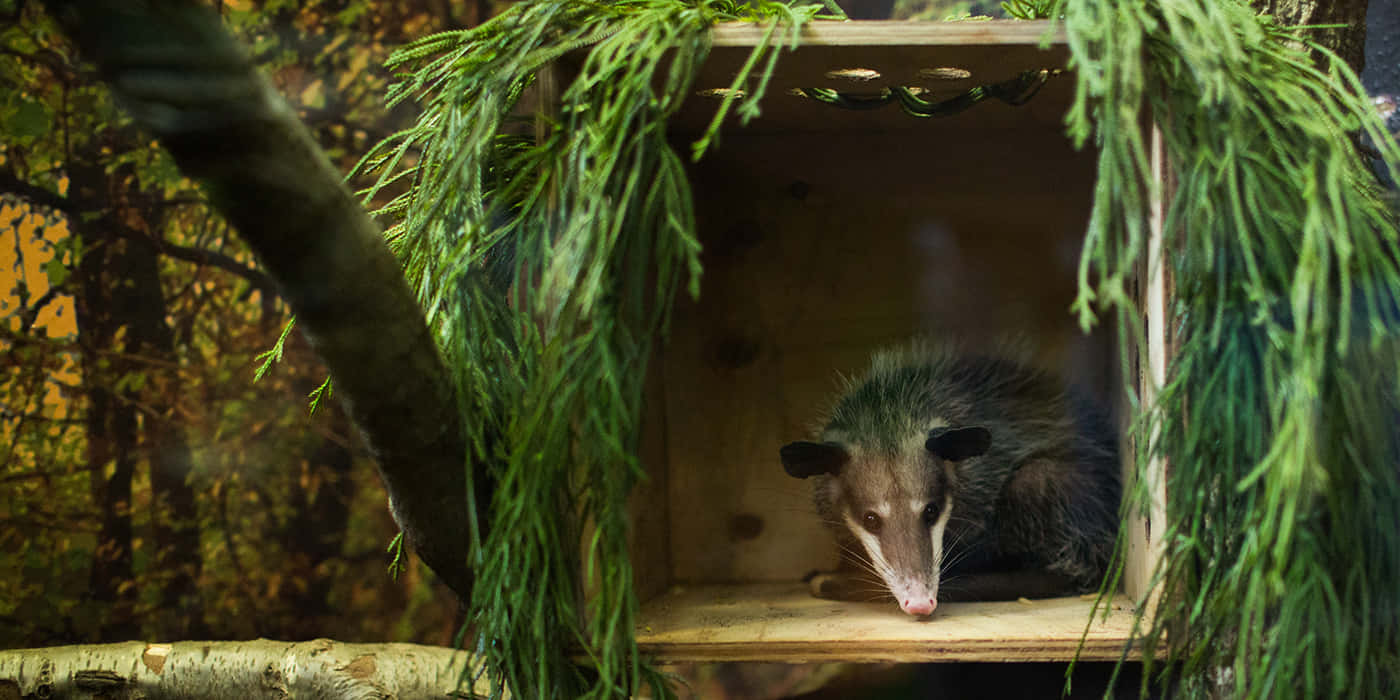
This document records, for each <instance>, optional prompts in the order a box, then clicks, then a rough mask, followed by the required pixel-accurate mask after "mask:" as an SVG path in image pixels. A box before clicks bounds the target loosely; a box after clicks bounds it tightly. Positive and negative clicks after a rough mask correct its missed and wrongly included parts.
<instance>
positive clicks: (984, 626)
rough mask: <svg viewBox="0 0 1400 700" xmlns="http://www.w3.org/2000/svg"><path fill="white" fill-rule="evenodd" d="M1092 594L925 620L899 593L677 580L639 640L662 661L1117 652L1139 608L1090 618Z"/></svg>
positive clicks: (1115, 604)
mask: <svg viewBox="0 0 1400 700" xmlns="http://www.w3.org/2000/svg"><path fill="white" fill-rule="evenodd" d="M1091 598H1092V597H1091V596H1085V597H1073V598H1052V599H1048V600H1035V601H1026V600H1022V601H1009V602H1002V603H944V604H941V605H939V606H938V609H937V610H936V611H934V614H933V615H932V616H931V617H930V618H928V619H926V620H920V619H916V618H913V617H910V616H909V615H906V614H904V613H903V612H900V610H899V607H898V606H897V605H895V604H894V601H892V600H886V601H883V602H872V603H842V602H835V601H829V600H820V599H817V598H813V597H811V596H810V595H808V593H807V588H806V586H805V585H803V584H754V585H739V586H700V587H691V588H679V589H677V590H674V591H671V592H669V593H667V594H666V595H664V596H662V597H660V598H657V599H654V600H653V601H651V602H650V603H648V604H646V605H645V606H643V608H642V613H641V617H640V623H639V624H638V626H637V643H638V646H639V647H640V649H641V651H642V653H644V654H647V655H651V656H653V657H654V658H656V659H657V660H658V661H660V662H662V663H666V662H686V661H695V662H707V661H783V662H791V663H806V662H823V661H838V660H839V661H848V662H858V663H867V662H882V661H897V662H921V661H1063V660H1066V659H1070V658H1073V657H1074V654H1075V652H1076V651H1079V650H1080V649H1081V647H1080V640H1081V638H1083V647H1082V651H1081V652H1080V657H1079V658H1080V659H1082V660H1086V661H1116V660H1117V659H1118V658H1119V657H1120V656H1121V655H1122V654H1123V653H1124V650H1125V649H1126V648H1127V644H1128V640H1129V639H1130V636H1131V632H1132V610H1131V608H1130V607H1129V603H1128V602H1127V601H1126V600H1124V599H1121V598H1116V599H1114V600H1113V601H1111V602H1110V603H1109V606H1108V610H1109V615H1108V618H1107V620H1106V621H1100V619H1099V618H1098V617H1095V618H1094V619H1093V621H1092V623H1091V621H1090V610H1091V609H1092V607H1093V600H1092V599H1091ZM1086 627H1087V629H1088V634H1087V636H1085V634H1084V633H1085V629H1086ZM1137 654H1138V652H1136V651H1129V655H1130V656H1131V657H1136V656H1137Z"/></svg>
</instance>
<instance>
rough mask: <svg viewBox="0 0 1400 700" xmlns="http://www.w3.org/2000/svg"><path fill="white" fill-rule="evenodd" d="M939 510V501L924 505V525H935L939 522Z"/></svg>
mask: <svg viewBox="0 0 1400 700" xmlns="http://www.w3.org/2000/svg"><path fill="white" fill-rule="evenodd" d="M938 511H939V508H938V504H937V503H933V502H930V503H929V504H928V505H926V506H924V525H927V526H929V527H933V524H934V523H936V522H938Z"/></svg>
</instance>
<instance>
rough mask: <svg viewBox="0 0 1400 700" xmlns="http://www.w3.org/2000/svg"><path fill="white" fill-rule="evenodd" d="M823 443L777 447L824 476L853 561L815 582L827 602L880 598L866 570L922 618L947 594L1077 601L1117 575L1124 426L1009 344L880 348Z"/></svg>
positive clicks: (820, 485)
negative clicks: (1113, 562)
mask: <svg viewBox="0 0 1400 700" xmlns="http://www.w3.org/2000/svg"><path fill="white" fill-rule="evenodd" d="M1020 354H1021V355H1024V352H1021V353H1020ZM820 440H821V442H794V443H791V444H788V445H785V446H784V447H783V448H782V449H781V450H780V454H781V457H782V462H783V468H784V469H785V470H786V471H787V473H788V474H790V475H792V476H794V477H798V478H802V479H806V478H811V479H812V481H813V501H814V502H815V505H816V509H817V513H818V515H819V516H820V517H821V519H822V520H823V521H824V522H826V523H827V524H828V525H829V526H830V527H831V528H832V529H833V530H834V531H835V533H836V536H837V538H838V542H839V543H840V545H841V547H842V549H843V551H844V552H845V556H843V560H842V569H841V570H840V571H838V572H837V573H835V574H832V575H825V576H820V577H817V578H815V579H812V581H811V583H812V592H813V594H814V595H817V596H819V597H824V598H835V599H841V600H859V599H862V598H866V599H868V598H869V594H870V593H871V592H872V591H874V590H877V589H876V588H872V585H877V584H876V582H875V581H874V580H873V579H872V578H871V577H869V576H868V575H867V576H864V577H863V578H862V572H861V571H860V570H859V569H857V568H856V567H861V568H863V569H864V570H865V571H873V572H875V573H878V575H879V577H880V579H881V580H882V581H883V583H884V586H885V587H886V588H887V589H888V591H889V593H890V594H891V595H893V596H894V598H895V600H896V601H898V603H899V605H900V607H901V608H902V609H903V610H904V612H906V613H909V614H910V615H915V616H924V615H929V614H931V613H932V612H933V611H934V608H936V607H937V606H938V601H939V600H1006V599H1015V598H1018V597H1022V596H1024V597H1030V598H1037V597H1051V596H1056V595H1065V594H1069V593H1072V592H1083V591H1088V590H1092V589H1094V588H1096V587H1097V586H1098V585H1099V583H1100V581H1101V580H1102V578H1103V576H1104V573H1105V570H1106V569H1107V566H1108V563H1109V560H1110V558H1111V556H1112V553H1113V548H1114V545H1115V538H1116V535H1117V529H1118V503H1119V492H1120V485H1119V462H1118V441H1117V434H1116V431H1115V430H1114V429H1113V427H1112V425H1111V424H1110V423H1109V421H1108V420H1107V417H1106V416H1105V414H1104V412H1103V411H1101V410H1099V409H1098V408H1097V407H1095V406H1094V405H1093V404H1092V403H1091V402H1089V401H1088V400H1087V399H1085V398H1084V397H1082V396H1080V395H1079V394H1077V393H1073V392H1070V391H1069V390H1067V388H1066V387H1065V386H1064V385H1063V384H1062V383H1061V382H1060V381H1059V380H1058V379H1057V378H1056V377H1055V376H1053V375H1052V374H1050V373H1048V372H1046V371H1043V370H1040V369H1036V368H1034V367H1032V366H1030V365H1029V364H1028V363H1027V362H1026V361H1025V360H1024V359H1023V358H1022V357H1019V356H1018V355H1017V354H1016V353H1015V352H1014V351H1013V350H1011V349H1007V350H1006V351H1004V352H998V353H992V354H967V353H963V352H961V351H959V350H957V349H955V348H952V347H949V346H943V345H937V344H932V343H928V342H915V343H914V344H912V345H910V346H906V347H904V348H900V349H896V350H890V351H885V352H881V353H877V354H876V355H875V357H874V359H873V360H872V362H871V366H870V369H869V371H868V372H867V373H865V375H863V376H862V377H859V378H858V379H856V380H855V381H851V382H848V384H847V386H846V388H845V390H844V391H843V392H842V393H841V395H840V397H839V399H838V400H837V401H836V403H835V407H834V408H833V409H832V411H831V417H830V420H829V421H828V422H827V425H826V428H825V429H824V430H823V431H822V433H821V437H820Z"/></svg>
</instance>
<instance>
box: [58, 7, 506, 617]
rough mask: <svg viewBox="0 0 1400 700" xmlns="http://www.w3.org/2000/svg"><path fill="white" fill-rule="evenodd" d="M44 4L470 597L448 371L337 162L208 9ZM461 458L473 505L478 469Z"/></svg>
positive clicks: (410, 527) (443, 572) (463, 485)
mask: <svg viewBox="0 0 1400 700" xmlns="http://www.w3.org/2000/svg"><path fill="white" fill-rule="evenodd" d="M47 6H48V8H49V10H50V12H53V13H54V15H55V16H56V17H58V18H59V20H60V22H61V23H62V24H63V25H64V27H65V28H66V29H67V31H68V32H69V33H70V35H71V36H73V37H74V39H76V41H77V44H78V45H79V47H80V48H81V50H82V52H83V53H84V54H85V55H86V56H87V57H88V58H89V59H91V60H94V61H95V62H96V63H97V66H98V71H99V73H100V74H101V75H102V76H103V78H104V80H106V82H107V83H108V85H110V86H111V88H112V90H113V92H114V93H115V94H116V96H117V98H118V100H119V102H120V103H121V104H123V105H124V106H125V107H126V109H127V111H128V112H129V113H130V114H131V115H132V116H133V117H134V118H135V120H136V121H137V122H138V123H139V124H140V125H142V126H143V127H145V128H146V129H148V130H150V131H151V132H153V133H154V134H155V135H156V137H157V138H158V139H159V140H160V141H161V143H162V145H164V146H165V147H166V148H167V149H168V150H169V151H170V153H171V154H172V155H173V156H174V158H175V161H176V163H178V164H179V166H180V168H181V169H182V170H183V171H184V172H185V173H186V174H187V175H190V176H191V177H193V178H195V179H198V180H200V181H202V183H203V185H204V187H205V188H206V191H207V192H208V193H209V195H210V200H211V201H212V202H213V204H214V205H215V207H216V208H218V209H219V210H220V211H221V212H222V213H223V214H224V216H225V217H226V218H227V219H228V220H229V222H230V223H231V224H233V226H234V228H236V229H237V230H238V232H239V233H240V234H241V235H242V236H243V237H244V238H245V239H246V240H247V241H248V242H249V244H250V245H251V246H252V248H253V250H254V251H255V252H256V253H257V255H258V257H259V259H260V260H261V261H262V264H263V266H264V267H265V268H266V269H267V270H268V272H269V273H270V274H271V276H272V277H273V278H274V279H275V280H277V283H278V285H279V287H280V288H281V290H282V292H283V297H284V298H285V299H287V301H288V303H289V304H290V305H291V307H292V309H293V310H294V311H295V312H296V314H297V318H298V320H299V323H298V325H299V327H300V328H301V329H302V332H303V333H304V334H305V335H306V336H307V338H308V339H309V340H310V341H311V344H312V346H313V347H314V348H315V349H316V351H317V352H318V353H320V355H321V356H322V357H323V358H324V359H325V361H326V365H327V366H328V367H329V368H330V370H331V374H332V376H333V377H334V378H335V386H336V395H337V396H338V397H340V398H342V399H344V400H345V401H346V403H347V404H348V408H349V413H350V415H351V416H352V417H353V418H354V419H355V421H356V423H357V424H358V425H359V426H360V428H361V429H362V430H363V431H364V433H365V437H366V440H367V442H368V443H369V445H370V448H371V449H372V450H373V452H374V454H375V456H376V458H377V461H378V464H379V467H380V476H381V477H382V478H383V480H384V483H385V486H386V487H387V490H388V492H389V497H390V504H391V509H392V510H393V513H394V517H395V519H396V520H397V521H398V523H399V526H400V527H402V528H403V530H404V533H405V534H406V535H407V537H408V541H409V542H410V543H411V544H412V545H413V546H414V548H415V549H416V550H417V551H418V554H419V556H421V557H422V559H423V560H424V562H425V563H427V564H428V566H430V567H432V569H433V571H434V572H436V573H437V575H438V576H439V577H440V578H441V579H442V580H443V581H444V582H446V583H447V585H448V586H450V587H451V588H452V590H453V591H455V592H456V593H457V594H458V596H460V597H461V599H462V600H464V601H466V600H470V598H471V588H472V581H473V577H472V572H471V570H470V568H469V567H468V566H467V537H466V536H465V533H466V532H468V528H469V519H468V510H467V500H466V499H467V493H468V485H467V472H466V468H465V466H464V465H466V464H467V456H466V455H467V450H466V445H465V443H464V440H463V437H462V430H461V423H460V420H461V417H460V414H459V413H458V403H457V397H456V395H455V391H454V389H453V382H452V381H451V380H450V379H449V377H448V375H447V373H446V371H445V368H444V367H443V364H442V359H441V357H440V356H439V354H438V351H437V347H436V345H435V344H434V342H433V338H432V335H431V333H430V331H429V329H428V327H427V325H426V323H425V322H424V320H423V313H422V310H421V309H420V308H419V307H418V304H417V302H416V300H415V299H414V297H413V294H412V292H411V291H410V290H409V288H408V285H407V282H406V281H405V280H404V277H403V273H402V270H401V269H400V267H399V263H398V261H397V260H396V259H395V258H394V256H393V254H392V253H391V252H390V251H389V249H388V247H387V246H386V245H385V243H384V240H383V237H382V236H381V234H380V232H379V229H378V227H377V226H376V225H375V224H374V222H373V221H372V220H371V219H370V217H369V215H368V214H367V213H366V212H365V211H364V209H363V208H362V207H360V205H359V203H358V202H357V201H356V200H355V199H354V197H353V195H352V194H351V193H350V191H349V189H348V188H347V187H346V186H345V184H344V181H343V179H342V177H341V175H340V173H338V172H336V171H335V169H334V168H333V167H332V166H331V164H330V163H329V161H328V160H327V159H326V157H325V156H324V154H323V153H321V151H320V149H319V148H318V147H317V145H316V144H315V142H314V141H313V140H312V138H311V136H310V134H309V133H308V132H307V130H306V128H305V127H304V126H303V125H302V124H301V122H300V121H298V120H297V118H296V116H295V113H294V112H293V111H292V110H291V108H290V107H288V105H287V103H286V102H285V101H284V100H283V99H282V98H281V97H279V96H278V95H277V94H276V93H275V92H274V91H273V89H272V87H271V86H270V84H269V83H268V81H267V80H266V79H265V78H264V77H262V76H261V75H260V74H259V73H258V72H257V71H256V70H255V68H254V66H253V65H252V64H251V62H250V61H249V60H248V58H247V56H246V54H245V53H244V51H243V50H242V49H241V48H240V47H239V46H238V45H237V43H236V42H234V40H233V39H232V38H231V37H230V36H229V34H228V33H227V32H226V31H225V30H224V28H223V27H222V25H221V24H220V21H219V18H218V16H217V15H216V14H215V13H214V11H213V10H212V9H210V8H207V7H204V6H202V5H200V4H197V3H189V2H179V1H177V0H163V1H162V0H152V1H151V2H145V3H131V2H124V1H120V0H109V1H106V2H104V1H101V0H77V1H71V0H70V1H63V0H50V1H49V2H48V3H47ZM473 468H474V471H473V479H474V483H475V484H476V488H475V492H476V494H477V496H478V503H484V502H485V498H486V497H487V495H488V494H489V490H488V488H487V480H486V474H485V470H484V467H482V466H481V465H473ZM481 510H482V511H483V512H484V508H481Z"/></svg>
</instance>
